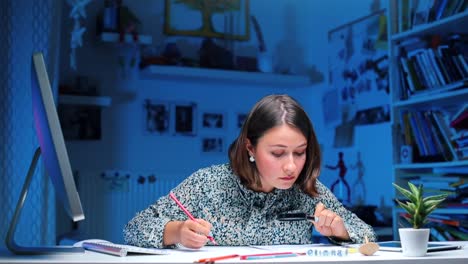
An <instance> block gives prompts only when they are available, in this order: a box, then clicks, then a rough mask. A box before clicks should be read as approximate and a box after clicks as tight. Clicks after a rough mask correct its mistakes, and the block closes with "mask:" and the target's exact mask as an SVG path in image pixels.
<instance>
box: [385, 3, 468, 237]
mask: <svg viewBox="0 0 468 264" xmlns="http://www.w3.org/2000/svg"><path fill="white" fill-rule="evenodd" d="M414 2H416V1H406V0H390V1H389V28H388V30H389V53H390V63H389V77H390V78H389V84H390V90H391V98H392V100H391V101H392V102H391V106H392V107H391V115H392V140H393V144H392V148H393V149H392V152H393V181H394V182H395V183H397V184H399V185H400V186H406V185H407V182H408V181H411V182H413V183H415V184H417V185H419V184H423V186H424V188H425V190H426V195H428V194H435V193H440V192H445V193H447V194H448V195H449V197H448V199H447V200H446V202H444V204H443V205H442V206H441V207H440V208H439V209H437V210H436V211H434V212H433V213H432V214H431V215H430V216H429V219H428V220H429V221H428V225H429V226H430V227H431V240H467V239H468V237H467V234H468V231H467V229H466V227H467V226H468V200H467V198H466V197H467V196H468V195H467V182H468V156H467V155H463V149H466V148H467V147H466V145H464V144H467V143H466V141H468V127H467V125H466V122H467V120H465V121H464V122H465V123H464V125H463V124H462V125H454V120H456V118H457V117H460V116H461V115H462V114H463V113H465V114H467V113H468V110H467V108H468V87H467V85H468V67H467V64H466V63H467V62H468V61H467V59H468V57H467V56H468V48H467V45H468V27H466V25H468V10H467V9H466V1H461V0H460V1H459V0H453V1H419V2H421V3H420V4H418V5H417V6H411V4H412V3H414ZM422 2H433V3H432V5H430V6H422ZM441 3H446V7H443V6H441ZM426 5H427V4H426ZM463 140H464V141H463ZM398 195H399V194H398V193H397V192H396V191H395V192H394V197H395V198H398V199H403V198H402V197H401V196H398ZM392 215H393V236H394V238H395V239H399V238H398V228H399V227H401V226H407V222H406V220H405V217H404V216H405V213H404V210H403V209H402V208H400V207H398V206H397V204H396V203H394V206H393V210H392Z"/></svg>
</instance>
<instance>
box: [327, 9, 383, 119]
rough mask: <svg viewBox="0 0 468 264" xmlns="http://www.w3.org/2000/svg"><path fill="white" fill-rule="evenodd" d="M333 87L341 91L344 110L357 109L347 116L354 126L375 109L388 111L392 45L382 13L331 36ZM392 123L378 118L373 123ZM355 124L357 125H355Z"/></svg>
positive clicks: (347, 25) (340, 100) (332, 31)
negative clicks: (390, 50)
mask: <svg viewBox="0 0 468 264" xmlns="http://www.w3.org/2000/svg"><path fill="white" fill-rule="evenodd" d="M328 42H329V49H330V50H329V53H328V54H329V84H330V88H332V89H336V90H337V91H338V98H339V105H340V106H341V109H343V107H344V106H345V107H346V109H348V110H349V109H353V111H354V113H349V114H348V115H347V116H348V118H350V120H342V122H353V121H355V118H356V113H357V112H359V113H361V116H362V113H366V110H371V109H388V104H389V100H390V97H389V83H388V45H387V16H386V10H385V9H382V10H379V11H377V12H374V13H372V14H370V15H368V16H365V17H362V18H360V19H357V20H355V21H352V22H350V23H347V24H345V25H342V26H340V27H337V28H335V29H333V30H331V31H329V33H328ZM373 120H375V122H376V123H377V122H386V121H389V115H388V119H387V115H385V118H384V119H381V118H374V119H372V120H371V121H368V120H366V122H363V121H362V120H361V121H360V122H356V125H362V124H369V122H372V121H373ZM353 123H354V122H353Z"/></svg>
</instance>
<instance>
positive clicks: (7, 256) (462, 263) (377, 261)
mask: <svg viewBox="0 0 468 264" xmlns="http://www.w3.org/2000/svg"><path fill="white" fill-rule="evenodd" d="M458 243H459V242H458ZM462 244H465V245H466V246H465V247H464V248H463V249H460V250H450V251H440V252H433V253H428V254H427V255H426V256H424V257H418V258H410V257H404V256H402V254H401V253H398V252H384V251H378V252H377V253H376V254H375V255H373V256H363V255H361V254H360V253H352V254H350V255H348V256H347V257H313V256H298V257H289V258H276V259H264V260H239V258H234V259H227V260H222V261H216V263H237V264H239V263H244V264H250V263H319V264H320V263H332V262H340V263H341V262H343V263H347V264H363V263H362V262H367V263H370V264H389V263H397V264H403V263H409V264H440V263H442V264H455V263H456V264H467V263H468V242H462ZM281 249H282V248H280V247H278V248H277V250H275V251H289V250H291V247H286V248H284V249H283V250H281ZM304 249H306V247H302V249H301V248H300V247H298V248H297V251H299V250H302V252H306V250H304ZM265 252H266V251H265V250H264V249H255V248H247V247H204V248H202V249H200V250H197V251H191V250H180V249H179V250H170V251H169V255H158V256H154V255H152V256H142V255H138V256H135V255H134V256H127V257H117V256H112V255H106V254H101V253H96V252H91V251H86V252H85V253H79V254H61V255H57V254H56V255H40V256H15V255H13V254H11V253H10V252H9V251H7V250H6V249H0V263H73V264H79V263H86V264H88V263H109V264H110V263H193V262H194V261H195V260H198V259H201V258H207V257H216V256H222V255H228V254H255V253H265Z"/></svg>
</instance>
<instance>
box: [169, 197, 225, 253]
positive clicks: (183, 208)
mask: <svg viewBox="0 0 468 264" xmlns="http://www.w3.org/2000/svg"><path fill="white" fill-rule="evenodd" d="M169 196H170V197H171V198H172V200H174V202H176V204H177V205H178V206H179V207H180V209H182V211H184V213H185V214H186V215H187V216H188V217H189V218H190V220H193V221H196V219H195V217H193V215H192V214H191V213H190V212H189V211H188V210H187V209H186V208H185V206H184V205H183V204H182V203H181V202H180V201H179V200H178V199H177V198H176V197H175V195H174V194H173V193H172V192H170V193H169ZM206 237H207V238H208V239H209V240H210V241H211V242H213V244H215V245H216V241H215V240H214V238H213V237H212V236H206Z"/></svg>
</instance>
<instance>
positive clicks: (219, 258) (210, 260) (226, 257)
mask: <svg viewBox="0 0 468 264" xmlns="http://www.w3.org/2000/svg"><path fill="white" fill-rule="evenodd" d="M238 256H239V255H238V254H232V255H226V256H219V257H212V258H203V259H199V260H197V261H195V262H196V263H205V262H215V261H217V260H223V259H230V258H235V257H238Z"/></svg>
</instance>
